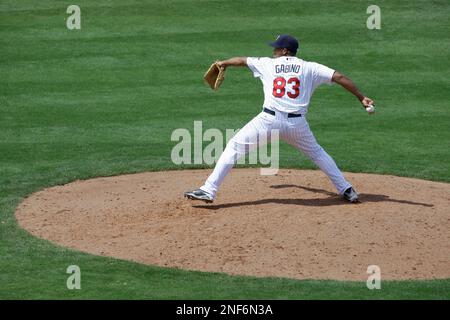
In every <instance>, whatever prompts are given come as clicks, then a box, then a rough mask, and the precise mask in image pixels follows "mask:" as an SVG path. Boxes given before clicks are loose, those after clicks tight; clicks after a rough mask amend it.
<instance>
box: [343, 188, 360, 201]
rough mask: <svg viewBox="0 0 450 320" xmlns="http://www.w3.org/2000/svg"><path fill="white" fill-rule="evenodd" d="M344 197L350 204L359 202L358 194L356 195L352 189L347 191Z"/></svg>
mask: <svg viewBox="0 0 450 320" xmlns="http://www.w3.org/2000/svg"><path fill="white" fill-rule="evenodd" d="M342 197H343V198H344V199H345V200H347V201H348V202H351V203H356V202H359V200H358V194H357V193H356V191H355V189H353V188H352V187H350V188H348V189H347V190H345V191H344V194H343V195H342Z"/></svg>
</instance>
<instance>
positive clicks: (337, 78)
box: [331, 71, 373, 108]
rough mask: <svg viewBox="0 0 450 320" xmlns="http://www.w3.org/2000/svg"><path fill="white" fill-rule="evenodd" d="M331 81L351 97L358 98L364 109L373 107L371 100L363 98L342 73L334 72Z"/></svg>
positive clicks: (353, 84)
mask: <svg viewBox="0 0 450 320" xmlns="http://www.w3.org/2000/svg"><path fill="white" fill-rule="evenodd" d="M331 80H332V81H333V82H336V83H338V84H340V85H341V86H342V87H344V88H345V89H347V90H348V91H349V92H351V93H353V95H354V96H355V97H357V98H358V100H359V101H360V102H361V104H362V105H363V106H364V108H367V107H368V106H371V105H373V100H372V99H370V98H368V97H366V96H364V95H363V94H362V93H361V92H360V91H359V89H358V88H357V87H356V85H355V83H354V82H353V81H352V80H351V79H350V78H348V77H346V76H344V75H343V74H342V73H340V72H338V71H335V72H334V73H333V77H332V79H331Z"/></svg>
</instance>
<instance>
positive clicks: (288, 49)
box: [184, 35, 374, 203]
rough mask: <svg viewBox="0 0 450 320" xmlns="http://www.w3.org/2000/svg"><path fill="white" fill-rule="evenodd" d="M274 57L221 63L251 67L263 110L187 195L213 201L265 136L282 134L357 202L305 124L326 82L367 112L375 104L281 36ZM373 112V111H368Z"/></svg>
mask: <svg viewBox="0 0 450 320" xmlns="http://www.w3.org/2000/svg"><path fill="white" fill-rule="evenodd" d="M269 45H270V46H272V47H273V48H274V50H273V58H266V57H264V58H252V57H235V58H231V59H228V60H224V61H219V62H218V64H219V66H220V68H227V67H229V66H247V67H248V68H249V69H250V70H251V71H252V72H253V75H254V76H255V77H257V78H260V79H261V81H262V83H263V86H264V105H263V110H262V112H261V113H259V114H258V115H257V116H256V117H254V118H253V119H252V120H251V121H250V122H249V123H247V124H246V125H245V126H244V127H243V128H242V129H241V130H240V131H238V133H237V134H236V135H235V136H234V137H233V138H232V139H231V140H230V141H229V142H228V144H227V146H226V148H225V150H224V151H223V153H222V154H221V156H220V158H219V160H218V161H217V164H216V166H215V168H214V171H213V172H212V174H211V175H210V176H209V177H208V179H207V180H206V182H205V183H204V185H203V186H201V187H200V188H199V189H196V190H194V191H188V192H186V193H185V194H184V195H185V197H187V198H189V199H193V200H202V201H205V202H213V201H214V199H215V198H216V194H217V191H218V189H219V187H220V185H221V184H222V181H223V179H224V178H225V176H226V175H227V174H228V172H229V171H230V169H231V168H232V167H233V166H234V164H235V163H236V161H237V159H239V158H240V157H241V156H244V155H245V154H246V153H247V152H250V151H252V150H253V149H255V148H257V147H258V144H259V143H260V139H259V138H258V137H259V136H261V135H265V136H266V137H267V136H269V135H270V132H271V130H273V129H277V130H279V137H280V138H281V139H283V140H284V141H286V142H288V143H289V144H291V145H292V146H294V147H295V148H297V149H298V150H300V151H301V152H303V153H304V154H305V155H306V156H308V157H309V158H310V159H311V160H312V161H313V162H314V163H315V164H316V165H317V166H318V167H319V168H320V169H321V170H322V171H323V172H324V173H325V174H326V175H327V176H328V178H329V179H330V180H331V182H332V183H333V184H334V186H335V187H336V190H337V192H338V194H339V195H340V196H341V197H342V198H343V199H345V200H347V201H349V202H352V203H354V202H358V194H357V193H356V191H355V190H354V189H353V187H352V185H351V184H350V183H349V182H348V181H347V180H346V179H345V178H344V176H343V174H342V172H341V171H340V170H339V168H338V167H337V165H336V163H335V162H334V160H333V159H332V158H331V157H330V156H329V155H328V153H327V152H326V151H325V150H324V149H323V148H322V147H321V146H320V145H319V144H318V143H317V141H316V139H315V137H314V135H313V133H312V132H311V129H310V128H309V125H308V122H307V120H306V113H307V112H308V105H309V101H310V100H311V96H312V94H313V92H314V90H315V89H316V88H317V87H318V86H319V85H321V84H323V83H329V84H331V83H333V82H336V83H338V84H340V85H341V86H342V87H344V88H345V89H346V90H348V91H350V92H351V93H353V94H354V95H355V96H356V97H357V98H358V99H359V101H360V102H361V104H362V105H363V107H364V108H371V109H372V108H373V107H372V105H373V103H374V101H373V100H372V99H369V98H368V97H366V96H364V95H363V94H361V92H360V91H359V90H358V88H357V87H356V86H355V84H354V83H353V81H352V80H350V79H349V78H347V77H346V76H344V75H343V74H341V73H340V72H338V71H335V70H333V69H330V68H328V67H326V66H324V65H322V64H319V63H315V62H308V61H305V60H302V59H299V58H297V57H296V54H297V49H298V41H297V40H296V39H295V38H294V37H292V36H289V35H280V36H278V37H277V39H276V40H275V41H274V42H271V43H269ZM367 111H369V109H368V110H367Z"/></svg>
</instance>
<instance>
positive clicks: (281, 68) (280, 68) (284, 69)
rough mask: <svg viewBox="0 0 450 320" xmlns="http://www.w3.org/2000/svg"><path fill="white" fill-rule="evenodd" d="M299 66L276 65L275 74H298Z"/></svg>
mask: <svg viewBox="0 0 450 320" xmlns="http://www.w3.org/2000/svg"><path fill="white" fill-rule="evenodd" d="M299 71H300V65H299V64H277V65H275V73H299Z"/></svg>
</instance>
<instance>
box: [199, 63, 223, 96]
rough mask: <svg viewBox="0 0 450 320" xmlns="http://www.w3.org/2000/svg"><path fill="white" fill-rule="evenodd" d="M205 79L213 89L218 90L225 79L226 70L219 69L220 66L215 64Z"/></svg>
mask: <svg viewBox="0 0 450 320" xmlns="http://www.w3.org/2000/svg"><path fill="white" fill-rule="evenodd" d="M203 79H205V81H206V82H207V83H208V85H209V86H210V87H211V89H213V90H217V89H219V87H220V85H221V84H222V82H223V80H224V79H225V68H221V67H219V64H218V63H217V62H214V63H213V64H212V65H211V66H210V67H209V69H208V71H206V73H205V75H204V76H203Z"/></svg>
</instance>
